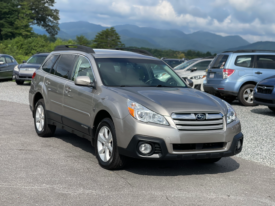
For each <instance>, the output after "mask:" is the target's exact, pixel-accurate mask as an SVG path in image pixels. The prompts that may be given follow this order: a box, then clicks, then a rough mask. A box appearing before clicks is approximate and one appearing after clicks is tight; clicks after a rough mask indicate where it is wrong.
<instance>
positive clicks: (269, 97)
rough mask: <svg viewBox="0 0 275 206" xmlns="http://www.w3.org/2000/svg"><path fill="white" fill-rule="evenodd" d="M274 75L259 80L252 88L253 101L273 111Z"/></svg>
mask: <svg viewBox="0 0 275 206" xmlns="http://www.w3.org/2000/svg"><path fill="white" fill-rule="evenodd" d="M274 87H275V76H272V77H269V78H267V79H264V80H262V81H260V82H259V83H258V84H257V86H256V87H255V88H254V102H255V103H256V104H260V105H266V106H268V108H269V109H270V110H272V111H273V112H275V91H274Z"/></svg>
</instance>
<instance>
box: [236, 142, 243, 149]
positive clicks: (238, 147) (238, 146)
mask: <svg viewBox="0 0 275 206" xmlns="http://www.w3.org/2000/svg"><path fill="white" fill-rule="evenodd" d="M241 146H242V143H241V140H239V141H238V143H237V149H238V150H239V149H241Z"/></svg>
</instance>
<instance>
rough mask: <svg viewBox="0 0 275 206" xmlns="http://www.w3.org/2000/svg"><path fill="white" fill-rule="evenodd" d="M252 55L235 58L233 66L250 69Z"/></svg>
mask: <svg viewBox="0 0 275 206" xmlns="http://www.w3.org/2000/svg"><path fill="white" fill-rule="evenodd" d="M253 57H254V56H253V55H245V56H237V58H236V61H235V65H236V66H239V67H252V65H253V59H254V58H253Z"/></svg>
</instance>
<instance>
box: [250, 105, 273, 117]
mask: <svg viewBox="0 0 275 206" xmlns="http://www.w3.org/2000/svg"><path fill="white" fill-rule="evenodd" d="M251 112H253V113H255V114H260V115H265V116H270V117H275V112H272V111H271V110H270V109H268V107H266V108H255V109H252V110H251Z"/></svg>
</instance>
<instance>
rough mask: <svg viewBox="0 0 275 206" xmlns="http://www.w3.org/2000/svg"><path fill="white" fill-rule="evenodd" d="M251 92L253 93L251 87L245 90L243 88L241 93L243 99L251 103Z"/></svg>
mask: <svg viewBox="0 0 275 206" xmlns="http://www.w3.org/2000/svg"><path fill="white" fill-rule="evenodd" d="M253 94H254V90H253V88H247V89H246V90H244V93H243V98H244V100H245V101H246V102H247V103H249V104H252V103H253Z"/></svg>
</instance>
